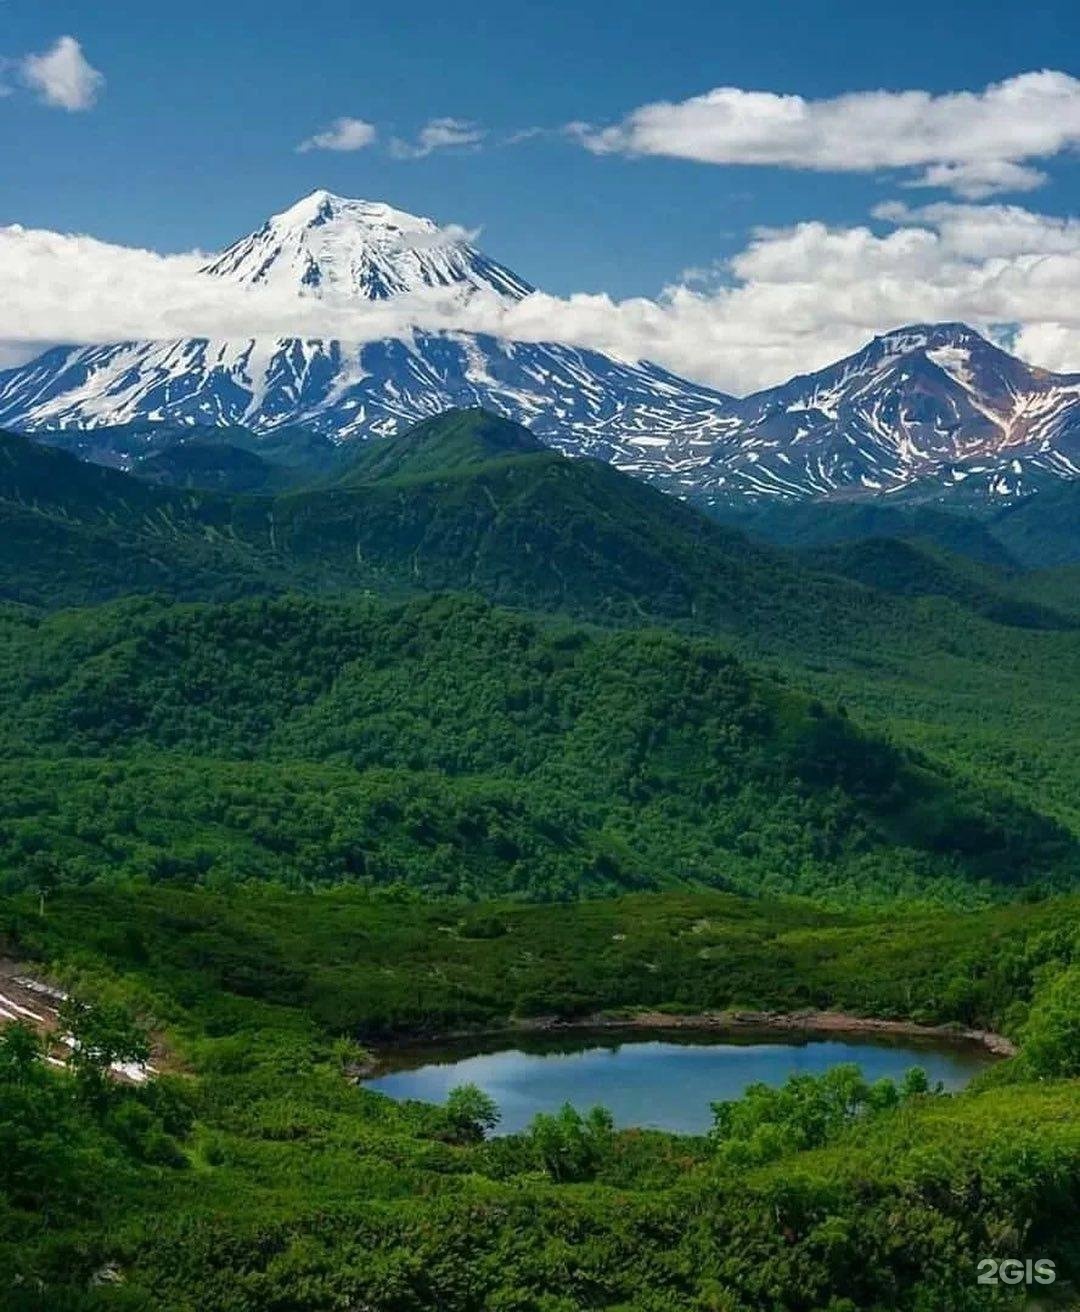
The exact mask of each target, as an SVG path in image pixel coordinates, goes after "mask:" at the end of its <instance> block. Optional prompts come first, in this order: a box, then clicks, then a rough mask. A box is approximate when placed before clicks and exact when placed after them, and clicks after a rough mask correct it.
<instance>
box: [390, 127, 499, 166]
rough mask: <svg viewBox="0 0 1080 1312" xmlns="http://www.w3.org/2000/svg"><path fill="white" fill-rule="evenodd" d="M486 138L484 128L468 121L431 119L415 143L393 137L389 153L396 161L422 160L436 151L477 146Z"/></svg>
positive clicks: (421, 130)
mask: <svg viewBox="0 0 1080 1312" xmlns="http://www.w3.org/2000/svg"><path fill="white" fill-rule="evenodd" d="M486 136H487V132H486V130H485V129H484V128H481V127H478V126H477V125H476V124H475V123H470V122H469V120H468V119H463V118H433V119H431V120H430V121H429V122H427V123H425V124H424V126H423V127H422V128H421V129H420V132H419V133H418V134H417V138H416V141H415V142H410V141H402V140H401V138H400V137H395V138H394V140H393V141H392V142H391V143H390V153H391V154H392V155H394V156H395V157H396V158H397V159H424V158H425V157H426V156H427V155H430V154H432V152H433V151H436V150H451V149H455V148H457V149H461V148H465V147H471V146H479V144H480V143H481V142H482V141H483V140H484V138H485V137H486Z"/></svg>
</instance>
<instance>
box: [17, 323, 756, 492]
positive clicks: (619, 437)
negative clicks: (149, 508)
mask: <svg viewBox="0 0 1080 1312" xmlns="http://www.w3.org/2000/svg"><path fill="white" fill-rule="evenodd" d="M729 404H730V398H728V397H725V396H724V395H723V394H721V393H719V392H712V391H710V390H709V389H708V388H701V387H697V386H695V385H694V384H692V383H688V382H685V381H684V380H682V379H679V378H676V377H674V376H673V375H671V374H668V373H666V372H665V371H664V370H662V369H660V368H658V367H657V366H655V365H650V364H641V365H627V364H620V363H619V362H618V361H616V360H612V359H610V358H609V357H607V356H604V355H601V354H600V353H599V352H596V351H584V350H578V349H576V348H574V347H569V346H560V345H558V344H557V343H531V342H510V341H504V340H501V339H499V338H495V337H485V336H479V335H474V334H466V333H417V334H415V335H414V336H413V337H412V338H411V339H409V340H399V339H397V338H388V339H386V340H385V341H377V342H367V343H363V344H359V345H350V344H348V343H346V342H339V341H325V340H311V341H304V340H300V339H298V338H292V339H284V340H281V341H269V342H267V341H250V340H249V341H207V340H205V339H189V340H186V341H180V342H127V343H124V344H121V345H119V346H94V347H82V348H68V347H59V348H56V349H55V350H52V351H49V352H47V353H46V354H45V355H43V356H41V357H40V358H39V359H38V360H36V361H34V362H32V363H31V364H29V365H26V366H24V367H23V368H21V369H18V370H13V371H11V372H9V373H8V374H6V375H5V374H0V427H8V428H19V429H23V430H25V431H28V432H41V431H43V430H46V429H57V428H84V427H99V426H102V425H113V424H127V423H131V422H134V421H146V420H149V421H159V422H165V421H168V422H172V423H177V422H180V423H190V424H212V425H222V424H241V425H244V426H246V427H249V428H252V429H254V430H255V431H269V430H272V429H274V428H276V427H278V426H280V425H283V424H302V425H303V426H305V427H306V428H308V429H311V430H314V431H316V432H321V433H327V434H331V435H333V436H334V437H335V438H337V439H339V440H342V441H347V440H350V439H354V438H363V437H373V436H387V435H390V434H394V433H398V432H401V431H403V430H404V429H406V428H408V427H410V426H411V425H412V424H414V423H416V422H418V421H419V420H421V419H426V418H429V417H430V416H431V415H435V414H439V413H440V412H441V411H443V410H447V409H450V408H452V407H455V406H466V407H467V406H483V407H484V408H485V409H488V410H493V411H495V412H496V413H498V414H503V415H506V416H507V417H508V418H512V419H514V420H516V421H517V422H519V423H524V424H527V425H528V426H529V427H530V428H531V429H532V430H533V432H535V433H536V435H537V436H538V437H539V438H541V439H542V440H545V441H548V442H550V443H551V444H552V445H554V446H556V447H558V448H559V449H560V450H562V451H564V452H565V453H566V454H569V455H589V456H594V457H595V458H597V459H602V460H609V461H613V462H614V463H616V464H618V465H620V466H621V467H624V468H626V469H629V470H633V469H636V468H638V467H644V466H645V465H648V466H650V467H651V466H652V464H654V463H655V460H656V453H658V452H662V451H663V450H666V448H667V447H668V446H669V445H670V444H671V442H672V440H673V439H674V438H675V437H678V438H679V440H680V444H681V447H685V448H686V449H690V450H699V451H701V452H702V453H707V452H710V451H712V450H713V449H714V446H715V443H716V441H717V440H718V439H719V438H721V437H722V436H723V433H724V431H725V428H726V427H727V426H728V425H729V424H730V423H731V422H732V420H731V419H730V418H729V417H728V415H727V407H728V405H729ZM665 467H666V466H665Z"/></svg>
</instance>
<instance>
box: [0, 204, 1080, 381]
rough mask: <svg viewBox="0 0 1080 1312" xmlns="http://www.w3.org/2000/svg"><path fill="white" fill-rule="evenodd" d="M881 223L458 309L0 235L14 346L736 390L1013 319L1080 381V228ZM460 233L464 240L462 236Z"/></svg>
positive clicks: (766, 235)
mask: <svg viewBox="0 0 1080 1312" xmlns="http://www.w3.org/2000/svg"><path fill="white" fill-rule="evenodd" d="M874 217H875V219H876V221H877V225H879V226H872V225H870V224H862V225H858V226H853V227H840V228H838V227H829V226H828V225H826V224H824V223H819V222H806V223H799V224H796V225H794V226H792V227H789V228H783V229H760V230H758V231H756V232H755V233H754V234H752V237H751V239H750V240H749V241H748V243H747V244H746V246H745V247H744V249H743V250H741V251H740V252H739V253H738V254H737V255H736V256H735V257H734V258H733V259H731V260H729V261H727V262H726V263H725V264H723V265H721V266H719V267H718V269H717V270H716V271H715V276H714V277H713V279H712V281H711V282H710V281H708V280H705V281H702V280H700V278H699V279H697V280H695V281H693V282H692V283H691V281H690V280H688V279H686V278H684V279H683V280H682V281H681V282H680V283H679V284H677V285H675V286H673V287H671V288H669V289H668V290H667V291H665V293H664V294H663V295H662V296H661V297H659V298H657V299H656V300H650V299H646V298H644V297H638V298H631V299H628V300H623V301H615V300H613V299H612V298H611V297H609V296H605V295H586V294H580V295H574V296H570V297H566V298H558V297H554V296H547V295H545V294H543V293H536V294H535V295H533V296H529V297H527V298H526V299H525V300H523V301H521V302H519V303H517V304H514V305H510V306H507V305H505V304H502V303H499V302H497V301H495V300H494V299H492V300H487V299H482V298H481V299H478V300H476V301H475V302H473V303H472V304H470V305H469V306H468V307H466V308H465V309H461V308H460V307H457V308H454V307H452V306H451V305H450V303H449V302H448V300H447V298H446V296H445V295H444V294H443V293H440V292H439V291H438V289H435V290H433V291H432V292H431V293H430V294H426V295H423V296H417V297H413V298H411V299H395V300H392V301H389V302H374V303H363V304H360V305H357V304H356V303H355V302H344V301H326V300H322V301H320V300H318V299H316V298H313V297H312V298H307V299H299V298H298V297H297V296H296V295H295V294H294V293H292V292H291V291H290V292H284V291H274V290H271V289H266V288H259V287H238V286H236V285H234V284H232V283H230V282H229V281H227V280H225V279H218V278H209V277H207V276H205V275H202V274H200V273H199V272H198V270H199V268H200V266H201V265H202V264H203V263H204V262H205V260H206V256H205V255H203V254H201V253H191V254H188V255H177V256H161V255H157V254H155V253H154V252H152V251H145V250H134V249H131V248H127V247H119V246H112V245H108V244H106V243H103V242H98V241H95V240H94V239H92V238H89V237H81V236H70V235H62V234H58V233H52V232H41V231H32V230H26V229H23V228H18V227H16V228H6V229H0V286H3V288H4V297H3V298H0V342H3V343H6V348H5V349H6V353H7V355H8V358H9V359H10V358H12V357H11V352H12V351H13V350H29V349H30V346H31V345H32V344H34V343H36V344H37V345H38V346H39V347H40V348H43V347H44V346H45V345H46V344H51V343H54V342H58V341H65V342H90V341H94V342H102V341H104V342H108V341H122V340H126V339H131V338H172V337H184V336H210V337H230V336H231V337H248V336H273V337H286V336H301V337H305V336H306V337H317V336H326V337H340V338H343V339H346V340H351V341H364V340H371V339H375V338H378V337H384V336H401V335H405V334H407V333H408V332H409V331H410V330H411V328H412V327H413V326H419V327H423V328H428V329H432V330H437V329H461V330H468V331H475V332H490V333H494V334H497V335H502V336H506V337H510V338H518V339H522V340H534V341H535V340H559V341H564V342H570V343H575V344H577V345H581V346H587V347H592V348H594V349H597V350H602V351H606V352H608V353H610V354H613V355H616V356H619V357H621V358H624V359H639V358H646V359H652V360H656V361H657V362H659V363H660V364H663V365H665V366H666V367H668V368H669V369H672V370H674V371H675V372H677V373H682V374H685V375H687V376H689V377H692V378H696V379H699V380H701V381H702V382H707V383H711V384H712V385H714V386H717V387H720V388H722V389H724V390H728V391H733V392H740V393H741V392H747V391H751V390H754V389H756V388H759V387H764V386H768V385H771V384H773V383H776V382H780V381H782V380H783V379H786V378H788V377H789V376H791V375H792V374H794V373H798V372H803V371H807V370H811V369H815V368H819V367H821V366H823V365H825V364H828V363H830V362H831V361H833V360H835V359H837V358H838V357H840V356H842V355H845V354H848V353H849V352H851V351H854V350H856V349H858V347H860V346H861V345H862V344H863V343H864V342H865V341H867V340H868V338H870V337H871V336H873V335H874V334H875V333H878V332H884V331H887V330H889V329H891V328H895V327H898V326H900V325H902V324H906V323H915V322H925V321H940V320H964V321H966V322H968V323H970V324H972V326H974V327H975V328H978V329H980V330H982V331H986V332H994V331H996V326H997V325H1003V324H1009V325H1013V326H1014V331H1015V333H1016V337H1015V349H1016V350H1017V352H1018V353H1019V354H1021V355H1022V356H1023V357H1024V358H1026V359H1029V360H1030V361H1032V362H1033V363H1035V364H1038V365H1042V366H1044V367H1046V368H1053V369H1067V370H1078V371H1080V219H1076V218H1057V217H1052V216H1047V215H1042V214H1038V213H1035V212H1033V211H1030V210H1027V209H1025V208H1023V207H1020V206H1015V205H972V204H967V205H964V204H954V203H941V204H932V205H925V206H922V207H911V206H907V205H903V204H899V203H896V202H893V203H890V204H888V205H883V206H880V207H879V208H878V210H877V211H876V213H875V216H874ZM451 232H452V233H453V235H455V236H458V235H459V231H458V230H451Z"/></svg>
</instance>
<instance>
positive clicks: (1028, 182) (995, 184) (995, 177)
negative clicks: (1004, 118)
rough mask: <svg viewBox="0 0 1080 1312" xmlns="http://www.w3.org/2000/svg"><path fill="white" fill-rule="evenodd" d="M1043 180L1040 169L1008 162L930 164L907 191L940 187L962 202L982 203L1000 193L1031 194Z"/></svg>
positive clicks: (980, 161)
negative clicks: (1024, 192)
mask: <svg viewBox="0 0 1080 1312" xmlns="http://www.w3.org/2000/svg"><path fill="white" fill-rule="evenodd" d="M1046 180H1047V178H1046V174H1045V173H1043V171H1042V170H1041V169H1033V168H1031V167H1030V165H1027V164H1014V163H1013V162H1012V160H1007V159H996V160H970V161H968V162H966V163H964V164H931V166H930V167H929V168H928V169H926V170H925V172H923V173H922V174H921V175H920V176H919V177H917V178H912V179H911V180H910V181H909V182H907V183H905V184H904V185H905V186H908V187H940V188H944V189H945V190H946V191H952V192H955V193H956V195H958V196H962V197H963V198H964V199H965V200H985V198H986V197H987V196H996V195H997V194H998V193H999V192H1003V191H1034V190H1035V189H1036V188H1037V187H1041V186H1042V185H1043V183H1044V182H1045V181H1046Z"/></svg>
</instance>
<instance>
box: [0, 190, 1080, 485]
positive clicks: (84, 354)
mask: <svg viewBox="0 0 1080 1312" xmlns="http://www.w3.org/2000/svg"><path fill="white" fill-rule="evenodd" d="M203 276H205V277H206V278H207V279H214V280H216V281H219V282H220V281H226V282H231V283H235V284H237V285H238V286H240V287H245V286H256V285H262V286H268V287H272V288H276V289H277V290H278V291H284V292H285V293H287V294H289V295H293V296H295V297H296V298H297V303H298V304H302V303H304V302H305V301H309V300H311V299H312V298H315V299H323V300H326V301H327V302H333V303H334V304H336V305H341V304H363V303H366V302H371V301H382V302H386V301H392V302H395V303H398V304H400V307H401V308H402V312H403V320H404V321H405V322H409V323H411V322H419V321H420V320H421V319H422V317H423V316H422V314H421V313H420V310H419V309H418V308H417V307H418V304H420V303H421V302H424V303H428V304H431V303H434V301H433V300H432V299H431V298H435V299H437V300H438V301H439V302H440V303H446V304H448V305H449V306H450V307H451V310H452V309H453V307H457V308H459V309H463V308H464V307H465V306H467V305H469V304H470V303H471V302H473V301H474V300H476V298H487V299H489V300H490V301H491V302H492V303H493V304H496V305H512V304H515V303H517V302H520V301H522V300H527V299H528V297H529V296H530V295H532V293H533V291H534V290H535V289H534V288H533V287H532V285H531V284H530V283H528V282H527V281H526V280H525V279H523V278H521V277H519V276H518V275H517V274H516V273H514V272H513V271H511V270H509V269H507V268H506V267H505V266H503V265H501V264H498V263H497V262H496V261H494V260H491V259H490V258H489V257H488V256H486V255H484V254H483V253H482V252H481V251H479V250H478V249H477V248H476V247H475V246H473V245H472V242H471V238H470V237H469V236H468V234H463V233H461V232H460V231H458V230H456V229H442V228H439V227H438V225H437V224H435V223H434V222H433V221H432V220H430V219H425V218H421V217H419V216H416V215H410V214H407V213H405V212H404V211H401V210H397V209H395V208H394V207H392V206H390V205H387V204H385V203H384V202H372V201H360V200H350V199H348V198H345V197H340V196H335V195H333V194H332V193H330V192H326V191H317V192H314V193H312V194H311V195H310V196H307V197H305V198H303V199H302V200H300V201H298V202H297V203H296V204H295V205H293V206H291V207H289V208H288V209H286V210H284V211H282V212H281V213H279V214H276V215H274V216H272V217H271V218H270V219H269V220H268V221H267V222H266V223H265V224H263V226H262V227H261V228H259V229H258V230H256V231H255V232H253V233H251V234H250V235H248V236H247V237H243V238H241V239H240V240H239V241H237V242H234V243H233V244H232V245H231V246H230V247H228V248H227V249H226V250H225V251H224V252H222V253H221V254H220V255H218V256H217V257H215V258H213V259H211V260H209V261H208V262H207V263H206V264H205V265H204V267H203ZM425 298H428V300H427V302H425ZM475 406H480V407H482V408H484V409H487V410H491V411H493V412H495V413H498V414H501V415H503V416H505V417H506V418H509V419H512V420H515V421H517V422H520V423H522V424H524V425H526V426H527V427H528V428H529V429H530V430H531V431H532V432H533V433H534V434H535V435H536V436H537V437H538V438H540V440H541V441H543V442H545V443H547V444H549V445H552V446H555V447H556V448H557V449H558V450H560V451H562V452H563V453H564V454H568V455H575V456H582V455H584V456H592V457H595V458H597V459H601V460H605V461H607V462H609V463H611V464H614V465H616V466H617V467H618V468H619V469H621V470H623V471H624V472H627V473H632V474H634V475H635V476H637V477H639V478H642V479H645V480H646V481H649V482H652V483H654V484H656V485H657V486H659V487H661V488H662V489H663V490H665V491H668V492H672V493H674V494H676V495H677V496H680V497H684V498H689V499H694V500H697V501H699V502H701V503H702V504H704V505H706V506H710V507H724V506H731V505H736V504H745V503H754V502H761V503H764V502H767V501H770V500H775V501H780V502H785V501H791V502H794V501H800V500H815V499H821V500H836V501H841V500H855V499H858V500H866V501H869V500H873V499H875V498H880V499H882V500H893V499H907V500H912V501H919V502H925V503H928V504H932V503H934V502H953V503H971V504H973V505H974V504H978V505H982V504H987V503H991V504H995V503H996V504H1008V503H1011V502H1013V501H1017V500H1019V499H1022V498H1023V497H1024V496H1026V495H1029V494H1030V493H1032V492H1035V491H1038V490H1040V489H1041V488H1043V487H1046V486H1052V485H1053V484H1054V483H1056V482H1058V481H1061V480H1070V479H1076V478H1080V374H1075V375H1073V374H1053V373H1049V372H1048V371H1046V370H1041V369H1036V368H1033V367H1031V366H1029V365H1027V364H1025V363H1023V362H1022V361H1020V360H1018V359H1016V358H1015V357H1014V356H1011V355H1009V354H1008V353H1007V352H1006V351H1004V350H1002V349H1001V348H1000V347H997V346H995V345H994V344H993V343H991V342H989V341H987V340H986V339H985V338H984V337H982V336H981V335H980V334H979V333H977V332H975V330H973V329H972V328H970V327H968V326H967V325H965V324H960V323H944V324H913V325H908V326H907V327H902V328H897V329H894V330H893V331H891V332H888V333H884V334H881V335H879V336H878V337H875V338H874V339H873V340H872V341H871V342H869V343H868V344H867V345H866V346H864V347H863V348H861V349H860V350H859V351H857V352H855V353H854V354H852V355H850V356H848V357H846V358H844V359H843V360H840V361H837V362H836V363H835V364H833V365H829V366H827V367H826V368H824V369H820V370H817V371H815V372H813V373H809V374H801V375H798V376H796V377H795V378H792V379H790V380H788V381H787V382H785V383H782V384H780V385H779V386H777V387H773V388H768V389H765V390H763V391H759V392H756V393H754V394H752V395H750V396H748V397H744V398H737V397H732V396H729V395H727V394H726V393H724V392H721V391H717V390H716V389H714V388H710V387H707V386H703V385H699V384H695V383H692V382H690V381H688V380H686V379H683V378H680V377H678V376H677V375H676V374H673V373H671V372H670V371H668V370H666V369H663V368H661V367H660V366H658V365H655V364H651V363H649V362H648V361H637V362H628V361H623V360H618V359H615V358H614V357H612V356H608V355H605V354H604V353H603V352H600V351H596V350H591V349H587V348H584V347H575V346H569V345H566V344H563V343H560V342H558V341H554V340H549V341H523V340H512V339H509V338H505V337H498V336H495V335H493V334H490V333H481V332H475V331H466V330H464V329H463V328H462V329H454V328H443V329H441V330H439V331H429V330H422V329H420V328H419V327H413V328H411V329H409V328H403V329H402V330H401V332H400V334H399V335H398V336H394V337H387V338H383V339H379V340H373V341H363V342H349V341H346V340H344V339H340V338H334V337H327V338H298V337H279V338H254V337H249V338H230V339H220V340H217V339H210V338H186V339H180V340H176V341H166V342H146V341H144V342H138V341H129V342H122V343H114V344H108V345H97V346H58V347H54V348H52V349H51V350H49V351H46V352H45V353H44V354H42V355H41V356H39V357H38V358H37V359H36V360H32V361H30V362H29V363H27V364H25V365H21V366H18V367H16V368H14V369H9V370H6V371H3V372H0V426H4V427H7V428H11V429H17V430H19V431H23V432H29V433H34V434H38V435H40V436H41V437H42V438H43V439H44V440H48V441H53V442H56V443H57V444H60V445H63V444H65V443H67V442H69V441H70V440H71V439H70V436H69V435H70V431H71V430H73V429H79V430H83V431H85V430H92V429H94V428H98V427H104V426H116V425H121V424H132V423H147V422H150V421H153V422H166V423H169V424H172V425H174V426H177V427H183V426H192V427H196V426H201V427H210V428H216V427H228V426H238V425H239V426H244V427H246V428H248V429H250V430H252V431H253V432H256V433H258V434H262V435H269V434H272V433H274V432H276V431H278V430H280V429H282V428H284V427H288V426H297V425H300V426H303V427H305V428H307V429H309V430H311V431H313V432H315V433H316V434H318V435H320V436H321V437H322V438H323V439H324V440H329V441H333V442H335V443H340V444H346V443H352V442H357V441H361V440H365V439H368V438H377V437H387V436H394V435H396V434H399V433H401V432H403V431H405V430H406V429H408V428H409V427H411V426H412V425H414V424H416V423H419V422H421V421H422V420H424V419H428V418H431V417H432V416H434V415H437V414H439V413H441V412H443V411H445V410H448V409H455V408H463V407H464V408H467V407H475ZM84 445H85V443H84Z"/></svg>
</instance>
